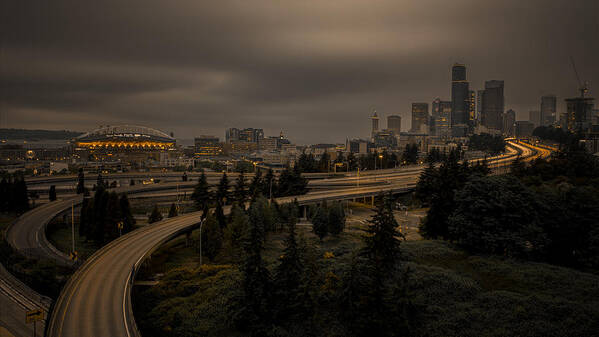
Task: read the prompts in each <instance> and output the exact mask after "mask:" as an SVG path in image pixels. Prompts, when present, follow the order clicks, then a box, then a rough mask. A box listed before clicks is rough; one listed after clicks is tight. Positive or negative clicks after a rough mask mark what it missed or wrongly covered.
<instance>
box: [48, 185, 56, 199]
mask: <svg viewBox="0 0 599 337" xmlns="http://www.w3.org/2000/svg"><path fill="white" fill-rule="evenodd" d="M48 200H50V201H55V200H56V185H52V186H50V191H49V192H48Z"/></svg>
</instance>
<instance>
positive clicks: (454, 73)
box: [451, 63, 470, 127]
mask: <svg viewBox="0 0 599 337" xmlns="http://www.w3.org/2000/svg"><path fill="white" fill-rule="evenodd" d="M469 91H470V90H469V84H468V81H467V80H466V66H465V65H463V64H458V63H456V64H454V65H453V67H452V68H451V127H454V126H458V125H459V126H466V125H468V123H469V121H470V95H469Z"/></svg>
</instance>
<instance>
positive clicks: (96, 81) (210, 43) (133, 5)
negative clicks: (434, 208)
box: [0, 0, 599, 144]
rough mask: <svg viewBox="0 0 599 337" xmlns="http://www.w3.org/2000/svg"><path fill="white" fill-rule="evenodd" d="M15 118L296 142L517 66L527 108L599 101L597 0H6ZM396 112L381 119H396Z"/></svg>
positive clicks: (516, 88)
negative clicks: (238, 131)
mask: <svg viewBox="0 0 599 337" xmlns="http://www.w3.org/2000/svg"><path fill="white" fill-rule="evenodd" d="M1 3H2V4H1V5H0V34H1V36H0V39H1V40H0V48H1V49H0V61H1V62H0V79H1V82H0V99H1V102H0V108H1V112H2V118H1V122H2V125H1V126H2V127H24V128H47V129H75V130H81V131H86V130H90V129H93V128H95V127H97V126H98V125H101V124H104V125H105V124H121V123H130V124H133V123H135V124H142V125H147V126H151V127H155V128H159V129H161V130H164V131H174V132H175V134H176V136H178V137H182V138H191V137H193V136H195V135H200V134H213V135H218V136H220V137H223V135H224V129H225V128H226V127H262V128H264V129H265V132H266V134H267V135H275V134H278V132H279V131H280V130H283V131H284V132H285V133H286V134H287V135H288V136H289V137H290V138H291V140H292V141H294V142H297V143H300V144H302V143H315V142H344V141H345V138H346V137H366V136H368V134H369V121H368V115H369V113H370V110H371V109H372V108H373V107H376V109H377V111H379V114H382V115H383V116H387V115H389V114H400V115H401V116H402V117H403V120H402V127H403V129H408V128H409V127H410V104H411V103H412V102H419V101H424V102H431V101H432V100H433V99H434V98H435V97H441V98H443V99H449V97H450V67H451V65H452V64H453V63H454V62H463V63H465V64H466V65H467V67H468V77H469V80H470V81H471V87H472V88H474V89H480V88H482V87H483V85H484V80H488V79H503V80H505V85H506V109H507V108H513V109H514V110H516V111H517V112H518V117H519V118H520V119H524V118H525V117H526V118H527V115H528V110H530V109H535V108H538V102H539V97H540V96H541V95H542V94H545V93H555V94H557V95H558V100H559V102H560V105H559V108H558V109H563V98H564V97H565V96H572V95H576V94H577V91H576V90H577V86H578V85H577V82H576V77H575V76H574V73H573V71H572V67H571V65H570V60H569V57H570V56H572V57H573V58H574V59H575V61H576V65H577V67H578V71H579V73H580V74H581V77H582V78H583V79H586V80H589V81H590V84H591V92H592V94H593V96H595V97H598V98H599V1H597V0H494V1H487V0H478V1H474V0H472V1H463V0H434V1H433V0H419V1H415V0H410V1H407V0H393V1H373V0H362V1H355V0H353V1H333V0H317V1H306V0H301V1H299V0H298V1H291V0H289V1H257V0H240V1H222V0H219V1H202V0H143V1H142V0H97V1H82V0H51V1H50V0H4V1H1ZM385 124H386V122H383V125H382V126H385Z"/></svg>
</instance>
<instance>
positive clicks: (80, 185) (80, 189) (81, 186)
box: [77, 168, 85, 194]
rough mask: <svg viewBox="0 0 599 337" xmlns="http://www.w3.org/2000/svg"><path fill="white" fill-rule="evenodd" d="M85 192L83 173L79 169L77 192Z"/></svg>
mask: <svg viewBox="0 0 599 337" xmlns="http://www.w3.org/2000/svg"><path fill="white" fill-rule="evenodd" d="M84 192H85V175H84V174H83V169H82V168H80V169H79V175H78V177H77V194H81V193H84Z"/></svg>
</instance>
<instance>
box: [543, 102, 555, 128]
mask: <svg viewBox="0 0 599 337" xmlns="http://www.w3.org/2000/svg"><path fill="white" fill-rule="evenodd" d="M556 103H557V98H556V97H555V95H545V96H542V97H541V125H543V126H549V125H553V124H555V122H556V112H557V109H556Z"/></svg>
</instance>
